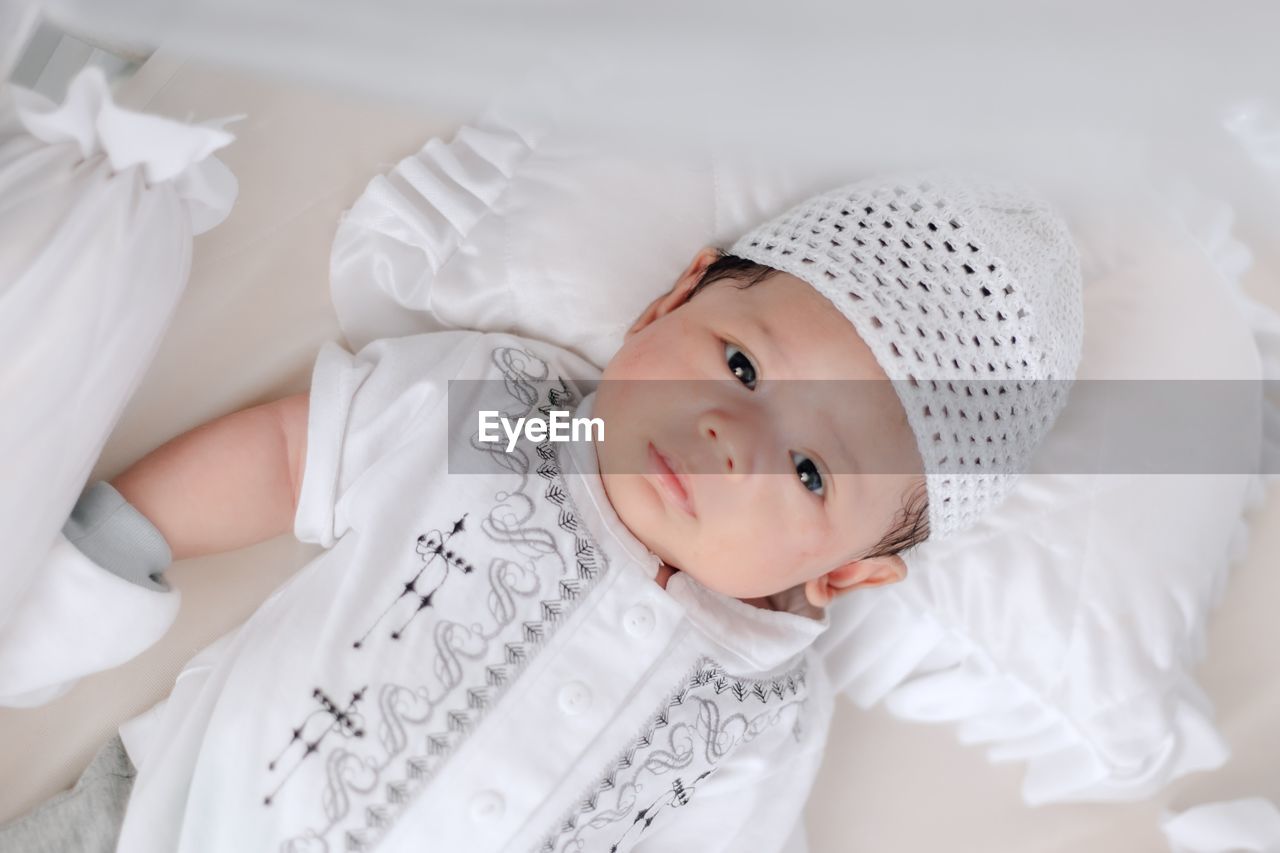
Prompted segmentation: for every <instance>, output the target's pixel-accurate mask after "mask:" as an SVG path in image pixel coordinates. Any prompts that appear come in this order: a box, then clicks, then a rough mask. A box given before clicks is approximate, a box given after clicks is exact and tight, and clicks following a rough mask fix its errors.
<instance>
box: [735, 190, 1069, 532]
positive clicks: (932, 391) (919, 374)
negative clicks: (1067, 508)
mask: <svg viewBox="0 0 1280 853" xmlns="http://www.w3.org/2000/svg"><path fill="white" fill-rule="evenodd" d="M730 253H731V254H733V255H737V256H738V257H741V258H745V259H747V260H751V261H755V262H756V263H760V264H764V265H766V266H770V267H773V268H775V269H779V270H783V271H785V272H788V273H791V274H792V275H794V276H796V277H797V278H800V279H802V280H804V281H806V282H808V283H809V284H811V285H813V287H814V288H816V289H817V290H818V292H819V293H821V294H822V295H823V296H825V297H827V299H829V300H831V302H832V303H833V304H834V305H835V306H836V307H837V308H838V309H840V311H841V313H843V314H844V316H845V317H847V318H848V319H849V321H850V322H851V323H853V326H854V328H855V329H856V330H857V332H858V334H859V335H860V336H861V337H862V339H863V341H865V342H866V344H867V346H868V347H870V349H871V351H872V353H874V354H875V357H876V360H877V361H878V362H879V363H880V366H881V367H882V368H883V369H884V371H885V373H886V374H887V375H888V376H889V378H890V379H891V380H895V381H894V388H895V389H896V390H897V392H898V396H899V399H900V400H901V401H902V405H903V407H904V408H905V410H906V413H907V420H908V423H910V425H911V429H912V431H913V432H914V433H915V437H916V442H917V444H918V446H919V449H920V455H921V457H922V458H923V460H924V465H925V472H926V483H927V489H928V495H929V527H930V533H931V536H933V537H941V536H945V535H947V534H950V533H953V532H955V531H957V530H961V529H963V528H965V527H968V526H969V525H971V524H973V523H974V522H975V521H977V520H978V519H979V518H981V517H982V515H983V514H984V513H986V512H987V510H989V509H991V508H992V507H993V506H995V505H996V504H997V503H999V502H1000V501H1001V500H1002V499H1003V498H1004V496H1005V494H1006V493H1007V492H1008V490H1009V487H1010V486H1011V485H1012V482H1013V480H1014V478H1015V477H1016V475H1017V474H1018V473H1019V472H1021V471H1024V470H1026V468H1027V465H1028V463H1029V461H1030V457H1031V454H1032V452H1033V451H1034V450H1035V448H1036V446H1037V445H1038V444H1039V443H1040V440H1041V439H1042V438H1043V437H1044V435H1045V434H1046V433H1047V432H1048V431H1049V428H1050V426H1052V424H1053V421H1054V420H1055V418H1057V416H1058V413H1059V412H1060V411H1061V410H1062V407H1063V405H1065V403H1066V397H1067V390H1068V387H1069V384H1070V382H1069V380H1071V379H1073V378H1074V377H1075V372H1076V367H1077V365H1078V364H1079V362H1080V349H1081V344H1082V340H1083V337H1084V316H1083V314H1084V312H1083V307H1082V305H1081V296H1080V263H1079V257H1078V253H1077V251H1076V248H1075V244H1074V243H1073V242H1072V240H1071V235H1070V233H1069V232H1068V230H1067V227H1066V224H1065V223H1064V222H1063V221H1062V220H1061V219H1060V218H1059V217H1058V216H1057V215H1055V214H1054V213H1053V211H1052V210H1050V208H1049V207H1048V205H1047V204H1046V203H1045V202H1044V201H1042V200H1040V199H1038V198H1036V197H1034V196H1032V195H1030V194H1028V193H1026V192H1025V191H1023V190H1021V189H1017V188H1012V187H1008V186H1005V185H1001V184H996V183H992V182H986V181H983V182H972V183H966V182H963V181H961V180H960V179H957V178H954V177H945V178H937V177H911V178H902V179H879V180H872V181H866V182H861V183H857V184H854V185H852V186H849V187H844V188H842V189H839V190H835V191H832V192H829V193H824V194H823V195H819V196H815V197H814V198H811V199H809V200H808V201H805V202H803V203H802V204H800V205H799V206H797V207H795V208H793V209H791V210H790V211H788V212H787V213H785V214H783V215H782V216H780V217H778V218H777V219H774V220H772V221H770V222H767V223H765V224H764V225H761V226H759V227H757V228H755V229H753V230H752V231H751V232H750V233H748V234H747V235H746V236H744V237H742V239H740V240H738V242H737V243H735V244H734V245H733V247H732V248H731V249H730ZM1061 380H1067V381H1061Z"/></svg>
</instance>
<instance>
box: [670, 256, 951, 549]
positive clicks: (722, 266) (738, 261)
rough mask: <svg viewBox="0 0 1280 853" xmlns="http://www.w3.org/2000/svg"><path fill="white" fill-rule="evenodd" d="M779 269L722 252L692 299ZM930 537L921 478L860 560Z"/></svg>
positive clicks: (742, 285)
mask: <svg viewBox="0 0 1280 853" xmlns="http://www.w3.org/2000/svg"><path fill="white" fill-rule="evenodd" d="M777 272H778V270H776V269H774V268H773V267H770V266H766V265H764V264H758V263H756V262H755V261H749V260H747V259H746V258H740V257H738V256H737V255H730V254H728V253H727V252H720V257H719V258H717V259H716V260H714V261H712V262H711V263H710V264H709V265H708V266H707V268H706V269H705V270H703V272H702V277H701V278H700V279H698V283H697V284H695V285H694V286H693V289H692V290H690V291H689V299H692V298H693V297H695V296H697V295H698V293H699V292H701V291H702V290H703V289H705V288H707V287H710V286H711V285H713V284H715V283H716V282H717V281H728V282H730V283H732V285H733V286H734V287H736V288H738V289H739V290H746V289H747V288H748V287H754V286H755V285H757V284H759V283H760V282H762V281H764V280H765V279H767V278H769V277H770V276H772V275H774V274H775V273H777ZM928 538H929V492H928V489H927V488H926V487H925V483H924V481H921V482H920V483H918V484H917V485H916V487H915V488H913V489H912V490H911V492H910V493H908V495H907V497H906V499H905V500H903V502H902V507H901V508H900V509H899V510H898V514H897V516H896V517H895V518H894V522H893V526H892V527H890V528H889V532H888V533H886V534H885V535H884V536H883V537H881V539H880V541H879V542H877V543H876V544H875V545H873V546H872V547H871V549H870V550H869V551H868V552H867V553H865V554H863V555H862V556H861V557H859V558H858V559H860V560H870V559H872V558H874V557H891V556H893V555H894V554H900V553H902V552H903V551H905V550H907V549H908V548H912V547H914V546H916V545H919V544H920V543H921V542H923V541H925V540H926V539H928Z"/></svg>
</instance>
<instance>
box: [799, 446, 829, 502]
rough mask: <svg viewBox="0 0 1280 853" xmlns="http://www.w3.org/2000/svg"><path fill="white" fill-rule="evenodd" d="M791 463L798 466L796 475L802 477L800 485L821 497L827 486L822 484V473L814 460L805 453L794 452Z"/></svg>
mask: <svg viewBox="0 0 1280 853" xmlns="http://www.w3.org/2000/svg"><path fill="white" fill-rule="evenodd" d="M791 464H792V465H795V466H796V476H797V477H799V478H800V485H802V486H804V487H805V488H806V489H808V490H809V491H811V492H813V493H814V494H815V495H818V496H819V497H821V496H822V495H823V493H824V492H825V491H826V487H825V486H823V485H822V475H821V474H819V473H818V466H817V465H815V464H813V460H812V459H810V458H809V457H808V456H805V455H804V454H803V453H794V452H793V453H792V454H791Z"/></svg>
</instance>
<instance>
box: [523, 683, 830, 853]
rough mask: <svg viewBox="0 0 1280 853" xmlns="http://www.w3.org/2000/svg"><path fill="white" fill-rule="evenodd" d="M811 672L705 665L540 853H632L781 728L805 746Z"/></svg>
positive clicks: (536, 850) (558, 827) (567, 816)
mask: <svg viewBox="0 0 1280 853" xmlns="http://www.w3.org/2000/svg"><path fill="white" fill-rule="evenodd" d="M805 672H806V667H805V664H803V663H801V664H800V665H799V666H798V667H796V668H795V669H793V670H790V671H788V672H786V673H784V674H783V675H780V676H778V677H776V678H771V679H742V678H735V677H734V676H731V675H728V674H727V673H726V672H725V671H724V669H722V668H721V667H720V666H719V664H717V663H715V662H714V661H713V660H711V659H710V658H703V659H701V660H699V661H698V663H697V664H696V666H695V667H694V669H693V672H692V673H691V674H690V675H689V676H688V677H687V678H686V679H685V680H684V681H683V682H682V683H681V685H680V687H679V688H678V689H677V690H676V691H675V692H674V693H672V694H671V695H670V696H669V697H668V698H667V700H666V701H665V702H663V704H662V706H661V707H660V708H659V709H658V712H657V713H656V714H654V716H653V717H652V718H650V720H649V722H648V723H647V724H646V725H645V727H644V729H643V730H642V731H641V733H640V735H639V736H638V737H637V738H636V739H635V741H634V742H632V743H631V744H630V745H629V746H628V747H627V749H626V750H624V751H623V752H622V753H621V754H620V755H619V756H618V757H617V758H616V759H615V760H613V761H611V762H610V763H609V764H608V765H607V768H606V770H605V771H604V773H603V774H602V775H601V776H600V778H599V780H598V781H597V782H596V783H595V784H594V785H593V786H591V788H590V789H589V790H588V791H587V792H586V794H585V795H584V796H583V798H582V799H581V800H580V801H579V803H578V804H577V805H576V806H574V807H573V808H572V809H571V810H570V811H569V812H568V813H566V814H565V816H564V817H563V819H561V821H560V822H559V823H558V824H557V825H556V828H555V829H554V830H553V831H552V832H550V833H549V834H548V835H547V836H546V838H545V839H544V840H543V841H542V843H541V844H539V845H538V846H537V847H535V848H534V851H533V853H583V851H587V850H590V851H592V853H594V851H605V850H608V851H610V853H617V851H623V850H629V849H631V847H632V846H633V845H634V844H635V843H637V842H638V841H640V840H641V838H642V837H643V836H644V833H645V831H646V830H647V829H648V828H649V827H650V826H651V825H652V824H653V823H654V821H655V820H658V819H660V818H663V817H664V816H665V815H666V813H667V812H670V811H672V810H675V809H679V808H682V807H684V806H686V805H688V804H689V803H690V802H691V801H692V800H693V799H695V798H696V796H697V790H698V786H699V785H701V784H703V783H704V782H705V781H706V780H707V779H708V778H709V777H711V776H712V775H713V774H714V773H715V771H716V770H717V769H718V768H719V767H720V766H721V762H722V761H723V759H724V758H725V757H726V756H728V755H730V754H731V753H732V752H733V751H734V750H735V749H737V748H738V747H739V746H741V745H743V744H745V743H749V742H751V741H753V740H755V739H756V738H758V737H760V736H761V735H763V734H764V733H765V732H767V731H770V730H772V729H774V728H776V727H777V726H779V725H790V727H791V728H790V735H791V736H792V737H794V738H795V740H797V741H799V740H800V739H801V738H802V737H803V728H802V724H801V720H802V713H801V712H802V710H803V708H804V706H805V703H806V701H807V698H806V697H807V692H806V690H805Z"/></svg>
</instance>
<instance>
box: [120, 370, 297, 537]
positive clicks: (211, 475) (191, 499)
mask: <svg viewBox="0 0 1280 853" xmlns="http://www.w3.org/2000/svg"><path fill="white" fill-rule="evenodd" d="M308 398H309V395H307V394H305V393H304V394H297V395H295V396H293V397H285V398H283V399H281V400H276V401H275V402H272V403H266V404H264V405H261V406H255V407H254V408H252V409H244V410H243V411H239V412H235V413H233V414H230V415H226V416H224V417H221V418H218V419H217V420H214V421H210V422H209V423H207V424H204V425H203V426H199V427H196V428H195V429H193V430H191V431H190V432H187V433H184V434H183V435H180V436H178V437H177V438H175V439H173V440H172V441H170V442H169V443H167V444H165V445H163V446H162V447H160V448H158V449H156V450H155V451H153V452H152V453H150V454H148V455H147V456H145V457H143V458H142V459H141V460H139V461H138V462H137V463H135V464H134V465H133V466H132V467H131V468H129V469H128V470H126V471H125V472H124V473H123V474H121V475H120V476H119V477H116V478H115V479H114V480H112V483H111V484H112V485H113V486H114V487H115V488H116V490H117V491H119V492H120V494H121V495H123V496H124V498H125V499H126V500H127V501H129V503H131V504H133V506H134V507H135V508H137V510H138V511H139V512H141V513H142V514H143V515H144V516H146V517H147V519H148V520H149V521H150V522H151V523H152V524H154V525H155V526H156V528H157V529H158V530H159V531H160V533H161V534H162V535H163V536H164V538H165V540H166V541H167V542H168V543H169V548H170V550H171V551H172V552H173V559H175V560H181V559H184V558H187V557H196V556H199V555H202V554H211V553H216V552H219V551H230V550H234V549H236V548H240V547H243V546H246V545H252V544H254V543H255V542H261V541H263V540H264V539H270V538H272V537H274V536H278V535H280V534H282V533H287V532H289V531H291V530H292V529H293V517H294V512H295V509H296V507H297V505H298V493H299V490H300V489H301V487H302V471H303V463H304V461H305V459H306V444H307V411H308Z"/></svg>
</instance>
